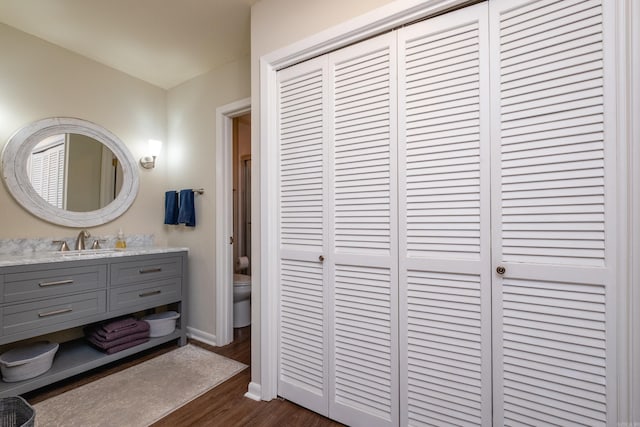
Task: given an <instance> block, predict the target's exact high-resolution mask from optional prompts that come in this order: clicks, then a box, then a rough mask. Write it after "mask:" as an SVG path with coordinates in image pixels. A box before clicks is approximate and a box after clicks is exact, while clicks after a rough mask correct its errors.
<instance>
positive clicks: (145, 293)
mask: <svg viewBox="0 0 640 427" xmlns="http://www.w3.org/2000/svg"><path fill="white" fill-rule="evenodd" d="M160 293H162V291H149V292H143V293H141V294H138V296H139V297H142V298H144V297H150V296H151V295H158V294H160Z"/></svg>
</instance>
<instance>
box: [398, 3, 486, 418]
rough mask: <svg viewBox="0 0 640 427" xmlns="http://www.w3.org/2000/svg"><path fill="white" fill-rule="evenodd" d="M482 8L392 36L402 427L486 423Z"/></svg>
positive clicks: (442, 17) (484, 133)
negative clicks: (397, 114) (396, 52)
mask: <svg viewBox="0 0 640 427" xmlns="http://www.w3.org/2000/svg"><path fill="white" fill-rule="evenodd" d="M487 13H488V8H487V4H486V3H484V4H479V5H475V6H472V7H468V8H465V9H462V10H459V11H455V12H452V13H448V14H446V15H442V16H440V17H437V18H434V19H429V20H427V21H424V22H421V23H417V24H414V25H411V26H409V27H407V28H404V29H403V30H401V32H400V35H399V43H398V45H399V58H400V59H399V61H400V67H399V68H400V75H399V80H400V87H399V105H400V107H399V108H400V125H399V126H400V141H399V143H400V150H399V175H400V231H399V237H400V304H401V305H400V325H401V327H400V336H401V338H400V339H401V346H400V355H401V360H400V362H401V384H400V390H401V391H400V393H401V411H400V413H401V423H400V424H401V425H403V426H405V425H412V426H417V425H485V426H490V425H491V423H492V419H491V271H490V261H491V260H490V252H489V250H490V235H489V233H490V230H489V227H490V217H489V213H490V203H489V196H490V194H489V179H490V171H489V159H490V144H489V115H488V113H489V103H488V89H489V80H488V65H489V63H488V28H487Z"/></svg>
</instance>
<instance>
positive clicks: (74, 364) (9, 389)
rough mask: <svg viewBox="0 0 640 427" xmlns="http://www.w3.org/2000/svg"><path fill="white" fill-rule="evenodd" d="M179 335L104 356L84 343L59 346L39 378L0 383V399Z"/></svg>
mask: <svg viewBox="0 0 640 427" xmlns="http://www.w3.org/2000/svg"><path fill="white" fill-rule="evenodd" d="M182 336H183V334H182V332H181V331H180V330H178V329H176V330H175V331H174V332H173V333H171V334H169V335H165V336H162V337H155V338H150V339H149V341H147V342H146V343H143V344H140V345H137V346H135V347H130V348H128V349H126V350H123V351H119V352H117V353H114V354H106V353H103V352H101V351H100V350H97V349H96V348H94V347H92V346H91V345H89V344H88V343H87V342H86V341H85V340H84V339H82V338H81V339H77V340H73V341H69V342H66V343H62V344H60V348H59V349H58V352H57V353H56V356H55V358H54V360H53V365H52V366H51V369H49V370H48V371H47V372H45V373H44V374H42V375H39V376H37V377H35V378H30V379H28V380H24V381H19V382H15V383H7V382H0V397H8V396H15V395H18V394H23V393H26V392H28V391H31V390H35V389H37V388H40V387H44V386H46V385H49V384H52V383H54V382H56V381H60V380H63V379H65V378H69V377H71V376H73V375H77V374H80V373H83V372H86V371H88V370H90V369H94V368H97V367H99V366H102V365H106V364H107V363H111V362H114V361H116V360H119V359H122V358H124V357H127V356H131V355H132V354H136V353H138V352H140V351H143V350H146V349H149V348H152V347H155V346H157V345H159V344H163V343H166V342H169V341H172V340H175V339H180V338H181V337H182Z"/></svg>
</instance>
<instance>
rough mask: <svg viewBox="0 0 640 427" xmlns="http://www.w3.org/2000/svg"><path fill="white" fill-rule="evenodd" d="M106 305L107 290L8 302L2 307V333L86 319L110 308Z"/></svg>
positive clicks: (6, 333)
mask: <svg viewBox="0 0 640 427" xmlns="http://www.w3.org/2000/svg"><path fill="white" fill-rule="evenodd" d="M106 305H107V304H106V291H99V292H87V293H83V294H76V295H68V296H62V297H58V298H54V299H50V300H43V301H35V302H27V303H21V304H13V305H6V306H4V307H3V308H2V333H3V335H11V334H15V333H18V332H23V331H28V330H31V329H36V328H39V327H44V326H47V327H51V325H57V324H61V323H65V322H69V321H71V320H76V319H82V318H85V317H89V316H92V315H96V314H99V313H104V312H106V310H107V307H106Z"/></svg>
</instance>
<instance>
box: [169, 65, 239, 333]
mask: <svg viewBox="0 0 640 427" xmlns="http://www.w3.org/2000/svg"><path fill="white" fill-rule="evenodd" d="M249 91H250V81H249V57H244V58H241V59H240V60H238V61H235V62H231V63H228V64H226V65H224V66H222V67H219V68H216V69H214V70H212V71H210V72H208V73H206V74H204V75H201V76H199V77H196V78H194V79H192V80H189V81H188V82H186V83H184V84H182V85H180V86H177V87H175V88H173V89H171V90H169V96H168V118H169V125H168V129H169V137H168V139H169V141H170V142H171V143H170V145H169V148H168V150H169V151H168V153H167V164H166V167H167V172H168V174H169V176H170V177H171V178H170V180H169V182H168V184H167V189H176V190H180V189H183V188H204V190H205V193H204V194H203V195H201V196H196V199H195V204H196V222H197V225H196V227H195V228H189V227H182V226H180V227H176V226H165V227H166V228H167V233H168V241H169V244H170V245H172V246H186V247H188V248H190V251H189V274H190V280H189V284H190V286H189V292H190V296H189V304H190V306H189V320H188V322H187V324H188V325H189V326H190V327H192V328H195V329H197V330H198V331H199V332H203V333H205V334H209V335H210V336H209V337H208V338H209V339H214V338H215V332H216V329H215V328H216V324H215V319H216V312H215V309H216V298H215V297H216V289H215V286H216V283H215V277H216V276H215V273H216V271H215V256H216V246H215V242H216V235H215V229H216V204H215V201H216V194H215V175H216V163H215V162H216V158H215V144H216V115H215V114H216V109H217V108H218V107H220V106H223V105H226V104H229V103H231V102H235V101H237V100H240V99H244V98H247V97H248V96H249V94H250V92H249Z"/></svg>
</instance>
